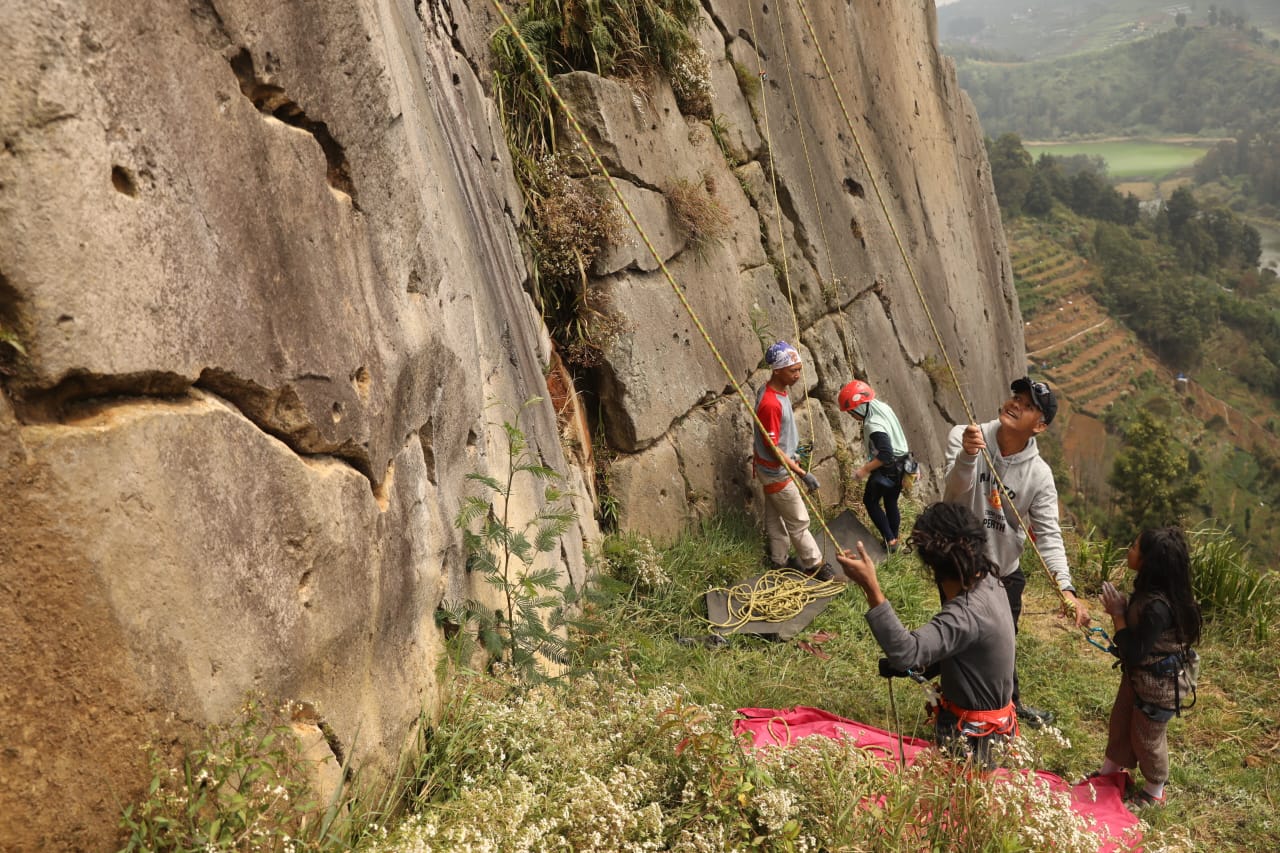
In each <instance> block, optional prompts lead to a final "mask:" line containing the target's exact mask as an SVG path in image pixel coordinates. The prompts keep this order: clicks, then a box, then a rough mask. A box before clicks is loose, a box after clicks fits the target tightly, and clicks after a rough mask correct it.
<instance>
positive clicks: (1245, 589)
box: [1189, 525, 1280, 641]
mask: <svg viewBox="0 0 1280 853" xmlns="http://www.w3.org/2000/svg"><path fill="white" fill-rule="evenodd" d="M1189 533H1190V535H1189V539H1190V545H1191V581H1192V586H1193V588H1194V590H1195V594H1196V599H1197V600H1198V601H1199V602H1200V607H1201V608H1202V610H1203V612H1204V615H1205V618H1206V619H1209V620H1212V621H1213V622H1214V623H1216V624H1217V626H1218V627H1219V629H1220V630H1227V631H1231V630H1232V629H1233V628H1239V629H1243V630H1246V631H1248V632H1250V633H1251V634H1253V636H1254V638H1255V639H1257V640H1259V641H1261V640H1263V639H1265V638H1266V636H1267V634H1268V632H1269V630H1270V628H1271V627H1272V626H1273V625H1274V624H1275V621H1276V617H1277V615H1280V600H1277V597H1276V596H1277V593H1280V590H1278V589H1277V588H1276V582H1275V576H1274V575H1273V574H1271V573H1270V572H1263V571H1260V570H1259V569H1258V568H1257V567H1255V566H1254V565H1253V564H1252V563H1251V561H1250V559H1249V552H1248V549H1247V548H1246V546H1245V545H1243V544H1242V543H1241V542H1240V540H1238V539H1236V538H1235V536H1233V535H1232V534H1231V532H1230V531H1228V530H1220V529H1217V528H1214V527H1212V526H1210V525H1203V526H1201V527H1198V528H1196V529H1195V530H1192V531H1190V532H1189Z"/></svg>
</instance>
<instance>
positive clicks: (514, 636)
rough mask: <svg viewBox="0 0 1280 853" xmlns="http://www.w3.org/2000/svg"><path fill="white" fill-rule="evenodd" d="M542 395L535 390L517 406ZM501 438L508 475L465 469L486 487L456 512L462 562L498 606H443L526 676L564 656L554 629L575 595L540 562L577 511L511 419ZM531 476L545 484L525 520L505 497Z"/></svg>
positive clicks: (561, 641) (538, 673)
mask: <svg viewBox="0 0 1280 853" xmlns="http://www.w3.org/2000/svg"><path fill="white" fill-rule="evenodd" d="M540 400H541V398H540V397H534V398H532V399H530V400H529V401H527V402H526V403H525V404H524V406H522V407H521V411H523V410H524V409H526V408H528V407H529V406H530V405H532V404H534V403H537V402H539V401H540ZM502 430H503V435H504V436H505V438H506V443H507V461H508V465H507V474H506V477H505V478H504V479H499V478H498V477H494V476H492V475H490V474H484V473H474V474H468V475H467V478H468V479H469V480H472V481H473V482H476V483H479V484H480V485H481V486H483V487H484V491H485V494H482V495H476V496H471V497H468V498H466V499H465V500H464V501H463V502H462V507H461V509H459V511H458V520H457V526H458V528H459V529H460V530H462V536H463V546H464V548H465V549H466V554H467V567H468V570H470V571H478V572H480V574H481V575H482V576H483V579H484V581H485V582H486V583H487V584H489V585H490V586H492V587H493V588H495V589H496V590H498V593H499V596H500V601H501V607H499V608H497V609H493V608H490V607H489V606H486V605H484V604H483V603H481V602H478V601H475V600H468V601H467V602H466V603H465V604H464V605H463V606H462V607H461V608H454V609H448V608H446V609H445V610H443V611H442V617H443V618H445V619H447V620H449V621H451V622H453V623H454V624H455V625H473V626H474V628H475V633H476V636H477V637H478V639H479V640H480V642H481V644H482V645H483V646H484V648H485V650H486V651H487V652H488V653H489V654H490V655H492V656H493V657H494V658H495V659H496V660H499V661H502V662H504V663H506V664H507V665H509V666H510V667H511V668H512V669H513V671H514V672H515V673H516V674H517V675H519V676H520V677H522V678H525V679H527V680H537V679H538V678H540V677H541V676H543V672H542V669H541V667H540V661H541V660H543V659H551V660H554V661H556V662H563V661H564V660H565V659H566V655H567V653H568V649H567V640H566V639H565V637H564V636H563V633H562V632H561V631H560V629H562V628H563V627H564V625H565V612H566V608H567V607H568V606H569V605H571V604H572V602H573V598H574V596H573V593H572V589H570V588H568V587H564V588H562V587H561V586H559V584H558V581H559V574H558V572H557V571H556V569H555V567H554V566H553V565H542V566H538V565H535V563H537V562H538V558H539V556H540V555H544V554H550V553H551V552H552V551H553V550H555V549H556V548H557V546H558V545H559V543H560V538H561V537H562V536H563V535H564V534H565V532H566V531H568V529H569V527H570V525H571V524H572V523H573V522H574V521H575V519H576V518H577V516H576V515H575V514H574V512H573V510H572V509H570V508H569V507H568V506H567V503H566V501H567V499H568V497H569V496H568V494H567V493H566V492H563V491H561V489H560V488H559V485H558V484H559V481H560V480H561V475H560V474H559V473H558V472H556V471H555V470H553V469H551V468H548V467H547V466H546V465H543V464H542V463H541V462H540V461H539V460H538V458H537V457H536V455H535V454H534V453H533V451H532V450H531V449H530V447H529V442H528V440H527V439H526V437H525V434H524V432H523V431H522V430H521V429H520V426H519V414H517V416H516V418H515V422H510V421H508V422H504V423H503V424H502ZM523 477H529V478H532V479H533V480H535V481H538V482H540V483H542V484H543V492H542V498H543V503H542V507H541V508H540V509H539V510H538V512H537V513H536V514H535V515H534V516H533V517H532V518H530V519H529V520H528V521H526V522H525V523H523V524H520V525H518V526H517V523H516V522H515V521H514V520H513V519H512V518H511V499H512V495H513V494H514V492H515V487H516V481H517V479H519V478H523Z"/></svg>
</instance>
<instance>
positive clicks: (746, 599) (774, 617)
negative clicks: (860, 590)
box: [706, 569, 845, 634]
mask: <svg viewBox="0 0 1280 853" xmlns="http://www.w3.org/2000/svg"><path fill="white" fill-rule="evenodd" d="M844 588H845V583H844V582H843V581H839V580H830V581H814V580H812V579H809V578H806V577H805V576H804V575H801V574H799V573H797V572H795V571H792V570H789V569H771V570H770V571H767V572H765V573H764V574H763V575H761V576H760V577H759V578H758V579H757V580H756V582H755V583H750V582H746V581H744V582H742V583H739V584H735V585H734V586H731V587H713V588H712V589H711V590H710V592H722V593H724V595H725V601H726V604H727V606H728V610H729V612H728V616H727V617H726V618H725V620H724V622H715V621H712V620H711V619H707V620H706V621H707V622H708V623H709V624H710V625H712V626H713V627H715V628H721V629H724V630H725V633H729V634H731V633H733V632H734V631H736V630H738V629H739V628H741V627H742V626H743V625H746V624H747V623H748V622H768V623H771V624H773V623H778V622H786V621H787V620H788V619H793V618H795V617H796V616H797V615H798V614H799V613H800V611H802V610H804V609H805V608H806V607H808V606H809V605H810V604H811V603H813V602H815V601H818V600H820V599H823V598H830V597H831V596H833V595H839V594H840V592H842V591H843V590H844Z"/></svg>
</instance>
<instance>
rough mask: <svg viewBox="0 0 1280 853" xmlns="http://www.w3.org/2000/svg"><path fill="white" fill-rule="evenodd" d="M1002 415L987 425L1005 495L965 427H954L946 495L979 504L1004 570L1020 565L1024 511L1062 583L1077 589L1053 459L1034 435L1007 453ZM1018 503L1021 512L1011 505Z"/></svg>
mask: <svg viewBox="0 0 1280 853" xmlns="http://www.w3.org/2000/svg"><path fill="white" fill-rule="evenodd" d="M999 426H1000V421H999V420H994V421H988V422H987V423H985V424H983V425H982V436H983V438H984V439H985V440H986V442H987V453H989V454H991V459H992V461H993V462H994V463H995V466H996V471H997V472H998V473H999V474H1000V481H1001V482H1003V483H1004V487H1005V492H1004V495H1003V496H1002V495H1000V494H999V491H998V488H997V485H996V480H995V477H993V476H992V475H991V468H990V466H988V465H987V459H986V456H984V455H983V454H982V453H979V454H978V455H977V456H970V455H968V454H967V453H965V452H964V447H963V446H962V444H961V441H962V439H963V437H964V429H965V428H964V427H963V426H957V427H953V428H952V430H951V434H950V435H949V436H948V437H947V478H946V484H945V487H944V488H943V492H942V499H943V500H944V501H946V502H948V503H957V504H960V505H962V506H967V507H969V509H971V510H973V513H974V515H976V516H977V517H978V518H979V519H981V520H982V523H983V526H985V527H986V528H987V556H988V557H990V558H991V561H992V562H993V563H995V564H996V565H997V566H998V567H999V569H1000V576H1001V577H1004V576H1006V575H1009V574H1012V573H1013V572H1014V571H1016V570H1017V568H1018V564H1019V561H1020V560H1021V558H1022V546H1023V543H1024V542H1025V541H1026V538H1027V533H1026V531H1025V530H1023V529H1022V526H1021V525H1020V524H1019V523H1018V518H1019V517H1021V518H1022V520H1023V521H1024V522H1026V523H1027V524H1029V525H1030V526H1031V530H1032V532H1033V533H1034V535H1035V540H1036V547H1037V548H1039V549H1040V553H1041V554H1042V555H1043V556H1044V561H1045V564H1046V565H1048V567H1049V570H1050V571H1051V572H1053V576H1054V578H1055V579H1056V580H1057V582H1058V588H1059V589H1069V590H1071V591H1072V592H1075V587H1073V586H1072V585H1071V569H1070V568H1069V567H1068V566H1067V550H1066V548H1065V547H1064V546H1063V544H1062V528H1061V527H1060V526H1059V524H1058V487H1057V486H1056V485H1054V482H1053V471H1051V470H1050V469H1049V463H1047V462H1045V461H1044V460H1043V459H1041V458H1040V450H1039V449H1038V448H1037V447H1036V440H1035V439H1034V438H1033V439H1031V440H1030V441H1028V442H1027V446H1026V447H1024V448H1023V449H1022V450H1020V451H1019V452H1017V453H1014V454H1013V455H1011V456H1001V455H1000V448H999V446H998V445H997V444H996V430H997V429H998V428H999ZM1009 503H1012V504H1013V506H1014V507H1016V508H1017V510H1018V512H1017V515H1015V514H1014V512H1013V510H1012V509H1010V508H1009V507H1008V504H1009Z"/></svg>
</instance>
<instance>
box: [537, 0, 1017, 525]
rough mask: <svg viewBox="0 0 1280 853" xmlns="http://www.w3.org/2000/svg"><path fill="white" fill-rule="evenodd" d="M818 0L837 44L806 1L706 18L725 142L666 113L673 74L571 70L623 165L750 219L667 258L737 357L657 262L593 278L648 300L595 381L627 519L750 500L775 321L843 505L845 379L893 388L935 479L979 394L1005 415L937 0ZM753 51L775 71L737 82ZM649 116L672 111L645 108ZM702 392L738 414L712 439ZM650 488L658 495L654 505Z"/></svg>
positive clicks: (970, 165) (1002, 277)
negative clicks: (756, 405)
mask: <svg viewBox="0 0 1280 853" xmlns="http://www.w3.org/2000/svg"><path fill="white" fill-rule="evenodd" d="M806 8H807V9H808V12H809V15H810V19H811V23H812V26H813V32H814V33H816V34H817V36H818V42H817V46H820V47H821V55H820V54H819V50H818V49H817V46H815V43H814V41H813V38H812V36H811V35H810V31H809V27H808V25H807V24H806V22H805V20H804V17H803V16H802V14H801V12H800V7H799V5H798V4H793V3H782V4H772V3H759V2H757V3H754V4H748V3H745V2H731V1H730V0H718V2H714V3H712V4H711V5H710V10H711V11H710V14H708V15H707V16H706V26H705V27H704V28H703V30H702V32H701V34H700V37H701V42H702V45H703V47H704V50H705V51H706V52H707V54H708V56H709V57H710V58H711V60H712V74H711V81H712V86H713V90H714V99H713V101H714V105H715V106H714V110H715V115H716V123H717V125H718V126H719V129H720V134H721V139H722V140H724V149H725V150H724V151H722V150H721V149H720V148H719V147H717V145H716V143H715V142H714V141H713V140H712V134H711V133H710V132H709V131H708V128H707V123H706V122H697V121H694V120H692V119H683V120H675V121H673V120H672V119H671V118H670V117H671V116H672V115H673V114H674V113H675V109H674V100H673V98H672V96H671V94H670V91H669V90H668V89H667V88H666V87H665V86H663V85H661V84H660V83H659V84H655V85H653V86H652V87H651V88H652V94H651V95H650V97H648V98H647V99H644V100H640V99H636V98H633V97H632V96H631V94H630V91H629V90H626V89H624V88H623V87H622V86H620V85H619V84H614V83H610V82H608V81H599V80H598V79H597V78H594V77H592V76H591V75H586V74H574V75H566V77H565V78H564V79H562V80H561V86H562V90H563V91H564V92H565V94H566V97H567V98H568V99H569V101H570V103H571V105H572V106H573V108H574V109H575V112H576V113H577V114H578V116H579V118H580V120H581V119H582V118H583V117H585V119H586V122H587V124H588V127H589V128H590V130H589V131H588V133H589V135H590V136H591V137H592V142H593V144H596V143H599V153H600V154H601V156H602V158H603V159H604V161H605V164H606V165H607V166H608V167H609V168H610V171H611V172H612V173H613V174H615V175H622V176H625V179H626V181H627V182H629V183H628V185H630V184H639V185H641V186H645V187H652V188H658V189H660V188H662V187H663V186H669V185H670V183H671V182H672V181H673V180H679V179H683V180H691V179H695V180H696V179H706V178H710V182H709V183H710V185H711V186H714V188H715V192H714V195H715V197H716V198H717V200H718V201H719V203H720V204H721V206H722V207H723V209H724V210H725V211H727V212H728V213H729V214H730V218H731V221H732V222H733V229H732V231H731V233H730V234H728V235H727V236H726V237H725V238H724V239H723V240H721V241H720V242H719V244H718V245H716V246H715V247H714V248H713V249H711V250H706V249H704V250H703V251H702V252H700V253H691V252H689V251H688V249H687V247H679V246H677V247H675V248H672V249H669V251H670V254H669V256H668V257H664V258H663V260H664V261H665V262H666V263H667V264H668V267H669V268H670V270H671V271H672V273H673V275H674V276H675V278H676V279H677V282H678V283H679V284H680V285H681V286H682V287H683V288H684V289H685V290H686V292H687V293H688V294H689V295H690V302H691V303H692V304H693V307H694V310H695V311H696V312H697V313H698V315H699V316H700V317H701V318H702V319H703V320H704V322H705V323H706V325H707V327H708V330H709V331H710V333H711V338H712V341H713V343H714V344H715V345H716V346H717V347H718V348H720V349H721V351H722V354H723V355H725V361H726V363H727V366H728V368H729V370H730V372H731V374H732V376H731V378H730V377H729V376H726V375H725V372H724V369H723V368H722V367H721V366H720V365H719V364H717V362H716V361H715V359H714V357H713V355H712V353H711V350H710V348H709V347H707V346H706V345H705V343H703V342H702V341H701V338H700V337H699V336H698V335H696V334H694V333H693V332H692V331H691V323H690V321H689V320H688V319H686V316H687V315H686V313H685V311H684V309H683V308H681V307H679V304H678V302H677V300H676V297H675V296H674V295H673V294H672V291H671V288H670V287H669V285H668V284H667V282H666V281H665V279H663V277H662V276H661V275H660V274H659V273H656V272H653V267H654V266H656V263H652V262H650V263H647V264H646V263H641V262H636V263H633V264H632V265H631V267H630V268H628V269H626V270H622V271H618V272H614V273H613V274H612V275H610V276H607V277H605V278H604V279H602V280H600V281H598V282H597V283H596V284H597V286H598V287H600V288H601V289H602V290H603V291H605V292H607V293H609V294H610V295H611V297H612V300H613V302H614V304H615V305H618V306H621V307H622V308H623V309H624V311H623V313H624V314H626V315H627V316H629V317H631V318H632V319H633V320H634V321H635V322H634V328H633V330H632V332H631V333H630V334H629V335H624V336H623V337H622V338H621V339H620V340H619V341H618V343H617V345H616V346H614V347H613V348H612V350H611V351H610V352H609V353H608V359H607V364H606V367H605V369H604V370H603V371H602V373H603V381H602V382H601V384H600V393H601V399H602V402H603V404H604V411H605V427H606V434H607V436H608V438H609V441H610V443H611V444H612V446H613V447H614V448H615V449H616V450H618V451H620V452H621V455H620V457H619V458H618V459H617V460H615V462H614V463H613V470H612V474H611V477H610V485H611V487H612V489H613V492H614V494H615V495H616V496H617V497H619V499H620V502H621V504H622V505H623V507H624V509H623V512H622V518H623V522H624V524H625V525H626V526H628V527H630V528H631V529H634V530H637V531H640V532H644V533H648V534H650V535H653V536H655V537H657V538H660V539H666V538H670V537H671V536H674V535H675V534H676V533H677V532H678V531H679V529H680V527H681V526H682V524H683V523H685V522H687V521H689V520H695V519H697V518H701V517H705V516H706V515H707V514H708V513H712V512H715V511H717V510H719V509H723V508H726V507H738V506H741V505H743V503H744V501H745V502H746V503H748V504H749V505H756V503H755V498H756V497H757V495H756V494H755V490H754V489H753V488H752V484H751V481H750V469H749V465H748V464H747V454H748V453H749V440H750V432H751V418H750V416H749V414H748V413H746V412H738V411H736V410H739V409H742V406H741V404H740V403H738V402H736V400H737V398H736V396H735V395H731V394H728V393H727V392H728V390H729V388H730V386H731V385H732V384H733V383H734V382H736V383H742V384H744V385H745V386H747V389H748V395H750V393H751V392H750V389H751V388H755V387H758V386H759V385H760V384H761V383H762V382H764V381H765V380H766V379H767V374H766V373H765V372H763V371H758V370H757V369H756V368H757V367H758V366H759V363H760V360H761V356H762V355H763V353H762V347H761V339H763V340H764V342H765V343H766V345H767V343H768V342H771V341H772V340H774V339H777V338H783V339H787V340H791V341H793V342H797V339H798V342H799V343H801V344H802V345H803V348H804V352H805V354H806V360H805V361H806V380H807V381H806V394H807V395H810V396H809V398H808V401H807V403H806V402H803V400H804V397H801V398H800V400H798V401H797V402H799V403H801V405H800V409H799V411H800V426H801V430H802V432H803V433H804V440H806V441H812V442H813V444H814V447H815V460H816V471H817V473H818V476H819V480H820V481H822V482H823V484H824V486H823V489H822V490H821V493H820V496H819V500H820V501H821V502H824V503H828V504H830V503H834V502H837V501H839V500H841V499H842V498H843V497H845V496H844V495H842V494H841V477H840V472H839V470H838V466H837V464H836V452H837V448H838V447H841V446H843V447H844V448H846V449H847V450H848V452H849V453H851V454H852V456H853V457H855V458H858V457H860V456H861V455H862V454H863V453H864V447H863V445H862V440H861V436H860V435H859V432H858V429H857V427H856V424H855V422H854V421H853V420H852V419H851V418H849V417H847V416H844V415H841V414H840V413H839V412H838V410H837V409H836V407H835V405H834V401H835V398H836V395H837V394H838V393H839V390H840V388H841V387H842V386H843V385H844V384H845V383H846V382H847V381H848V380H850V379H853V378H855V377H857V378H861V379H865V380H867V381H869V382H870V383H871V384H872V385H873V387H875V388H876V390H877V392H878V393H879V394H880V395H881V397H882V398H883V399H885V400H886V401H887V402H889V403H890V405H892V406H893V407H894V409H895V410H896V411H897V413H898V415H899V417H900V419H901V420H902V422H903V425H904V428H905V429H906V432H907V436H908V438H909V440H910V441H911V444H912V448H913V450H914V451H915V453H916V455H917V457H918V458H919V459H920V460H921V462H922V463H923V465H924V469H923V470H924V477H923V482H922V488H921V489H920V494H921V495H923V496H925V497H928V496H929V495H931V494H936V493H937V487H938V483H939V478H940V473H941V465H942V461H943V459H942V457H943V449H944V447H945V439H946V431H947V429H948V428H949V427H950V426H951V425H952V424H954V423H960V422H963V421H965V420H967V419H968V417H969V415H970V414H972V415H973V416H974V417H976V418H977V419H979V420H985V419H987V418H988V417H990V416H992V415H993V414H994V412H995V408H996V406H997V405H998V404H999V402H1000V401H1001V400H1002V399H1004V396H1005V393H1006V390H1007V382H1008V381H1009V379H1011V378H1013V375H1014V374H1015V372H1016V371H1018V369H1019V366H1020V365H1021V364H1022V363H1023V361H1024V356H1023V352H1024V343H1023V333H1022V323H1021V317H1020V313H1019V311H1018V308H1017V304H1016V298H1015V294H1014V290H1013V278H1012V272H1011V269H1010V266H1009V262H1008V258H1007V252H1006V248H1005V244H1004V235H1003V232H1002V231H1001V229H1000V224H999V211H998V208H997V205H996V202H995V197H994V192H993V190H992V186H991V181H990V170H989V167H988V165H987V160H986V154H985V151H984V148H983V143H982V135H981V130H980V128H979V127H978V124H977V120H976V118H975V115H974V113H973V109H972V107H971V105H970V104H969V101H968V99H967V97H966V96H965V95H964V94H963V93H962V92H961V90H960V89H959V88H958V86H957V84H956V82H955V74H954V69H953V68H952V66H951V64H950V62H949V61H948V60H946V59H944V58H942V57H940V56H939V55H938V53H937V50H936V47H935V43H936V42H935V38H934V27H935V20H934V14H933V9H932V4H929V3H924V4H919V3H910V4H907V3H884V2H855V3H843V4H807V5H806ZM822 56H825V59H826V65H825V66H824V65H823V63H822ZM735 63H736V65H737V66H738V70H739V72H746V74H747V75H748V76H756V77H758V79H760V81H761V85H760V87H759V91H758V92H756V93H754V94H746V93H744V92H743V90H742V88H741V87H740V84H739V80H738V74H737V73H735V71H734V64H735ZM828 67H829V68H830V69H831V74H828V73H827V68H828ZM831 79H834V81H835V83H836V89H835V90H833V87H832V86H831V83H830V82H829V81H830V80H831ZM836 90H838V93H839V96H838V97H837V92H836ZM842 102H843V105H842ZM846 113H847V114H848V116H849V119H848V121H846V119H845V114H846ZM644 127H659V128H662V129H663V130H662V132H661V134H647V135H646V134H641V133H639V132H637V131H636V128H644ZM562 132H564V133H568V129H567V128H562ZM730 158H731V159H732V161H733V163H732V164H731V163H729V162H726V161H727V160H728V159H730ZM651 210H652V207H647V208H645V209H643V210H639V211H638V212H637V216H638V217H639V218H640V219H641V225H642V227H644V228H645V229H646V230H651V229H652V230H654V231H656V232H657V233H661V234H665V233H667V230H668V227H667V224H666V221H665V219H664V215H665V214H663V213H661V212H660V213H659V214H657V215H652V214H649V211H651ZM663 245H664V246H670V244H669V242H664V243H663ZM900 246H901V247H900ZM691 254H692V255H693V257H690V255H691ZM904 254H905V259H904ZM944 353H945V355H944ZM948 359H949V360H950V361H951V363H952V364H953V365H954V366H955V368H956V370H957V372H958V373H959V377H960V382H959V386H958V387H959V388H961V389H962V390H963V397H962V396H961V395H960V394H959V393H958V392H957V384H956V383H955V382H953V381H952V379H951V376H950V372H949V371H948V370H947V368H946V364H947V360H948ZM671 377H679V381H678V383H674V384H669V383H670V378H671ZM721 401H723V402H724V403H727V404H728V405H720V402H721ZM694 403H696V404H697V405H698V408H696V409H692V410H691V408H690V407H691V405H693V404H694ZM966 403H967V406H968V410H966ZM707 412H719V413H720V416H721V417H722V418H723V422H722V423H721V424H720V426H719V427H718V430H717V433H716V436H715V438H714V439H713V440H711V441H710V442H708V440H707V435H706V434H705V431H702V430H690V429H688V428H686V421H687V420H688V419H690V418H695V417H696V418H698V419H705V417H706V413H707ZM726 459H729V460H732V461H731V462H728V463H726V462H725V461H724V460H726ZM705 466H712V467H713V468H722V469H724V470H725V471H727V472H728V471H731V472H732V474H731V475H726V476H720V477H717V478H716V479H715V481H714V485H712V486H711V487H710V491H709V492H708V490H707V488H706V477H705V476H702V475H701V474H699V473H691V472H697V471H700V469H702V468H704V467H705ZM682 490H683V491H684V493H685V495H684V498H683V499H681V498H680V497H679V495H680V492H681V491H682ZM653 500H657V501H659V502H660V503H661V505H662V511H661V512H652V511H650V510H651V507H650V505H649V503H650V501H653ZM627 507H634V508H635V509H634V510H628V509H627Z"/></svg>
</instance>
